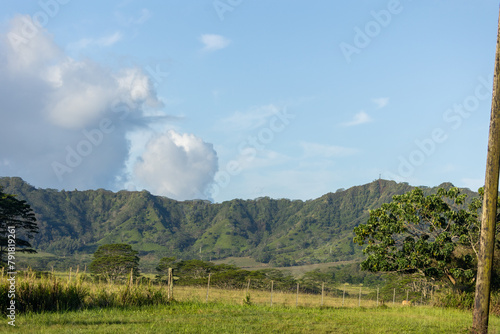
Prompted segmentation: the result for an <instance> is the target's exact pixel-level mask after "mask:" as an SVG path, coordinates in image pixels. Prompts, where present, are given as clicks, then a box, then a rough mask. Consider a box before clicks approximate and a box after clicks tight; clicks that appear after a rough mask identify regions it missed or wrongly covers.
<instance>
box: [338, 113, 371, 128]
mask: <svg viewBox="0 0 500 334" xmlns="http://www.w3.org/2000/svg"><path fill="white" fill-rule="evenodd" d="M372 121H373V120H372V118H371V117H370V115H368V114H367V113H366V112H364V111H360V112H359V113H357V114H356V115H354V118H353V120H352V121H349V122H344V123H341V125H342V126H355V125H360V124H364V123H369V122H372Z"/></svg>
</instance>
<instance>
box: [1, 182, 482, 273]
mask: <svg viewBox="0 0 500 334" xmlns="http://www.w3.org/2000/svg"><path fill="white" fill-rule="evenodd" d="M443 186H446V187H450V186H451V185H450V184H444V185H443ZM0 187H3V188H4V191H5V192H6V193H11V194H16V195H17V196H18V198H19V199H24V200H26V201H27V202H28V203H29V204H30V205H31V207H32V208H33V210H34V211H35V213H36V216H37V219H38V224H39V227H40V233H38V235H37V236H36V239H35V240H34V242H33V245H34V247H35V248H36V249H38V250H40V251H43V252H47V253H52V254H54V255H56V256H57V257H58V258H60V257H64V258H71V257H72V256H74V255H75V254H80V255H81V254H92V253H93V252H94V251H95V250H96V249H97V247H98V246H100V245H103V244H107V243H127V244H130V245H132V247H133V248H134V249H136V250H138V251H139V255H140V256H143V257H146V258H149V259H150V260H151V261H153V260H156V259H159V258H160V257H162V256H175V257H177V258H179V259H189V258H201V259H203V260H210V259H212V260H214V259H221V258H225V257H228V256H250V257H252V258H254V259H255V260H257V261H260V262H266V263H267V262H270V263H271V264H273V265H276V266H293V265H301V264H309V263H318V262H331V261H340V260H351V259H355V258H359V257H360V256H362V253H361V249H360V248H359V246H356V245H354V244H353V242H352V238H353V228H354V227H355V226H357V225H359V223H361V222H364V221H366V219H367V218H368V210H369V209H374V208H377V207H379V206H380V205H381V204H382V203H384V202H388V201H390V200H391V198H392V196H393V195H395V194H402V193H405V192H407V191H409V190H411V189H412V187H411V186H409V185H408V184H406V183H396V182H394V181H386V180H376V181H373V182H372V183H369V184H366V185H363V186H356V187H352V188H349V189H347V190H338V191H336V192H335V193H329V194H326V195H324V196H322V197H320V198H318V199H315V200H309V201H305V202H304V201H300V200H294V201H293V200H288V199H270V198H268V197H263V198H258V199H255V200H239V199H235V200H232V201H227V202H223V203H210V202H208V201H201V200H195V201H184V202H179V201H175V200H172V199H169V198H165V197H159V196H153V195H152V194H150V193H149V192H147V191H141V192H130V191H119V192H117V193H114V192H111V191H107V190H102V189H99V190H88V191H76V190H75V191H65V190H62V191H58V190H54V189H37V188H35V187H33V186H31V185H29V184H27V183H26V182H24V181H23V180H22V179H20V178H15V177H14V178H7V177H5V178H0ZM426 191H427V192H432V191H433V189H430V188H428V189H427V190H426ZM466 192H468V193H469V194H471V193H472V192H470V191H466Z"/></svg>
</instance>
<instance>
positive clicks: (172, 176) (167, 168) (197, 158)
mask: <svg viewBox="0 0 500 334" xmlns="http://www.w3.org/2000/svg"><path fill="white" fill-rule="evenodd" d="M217 169H218V158H217V153H216V152H215V150H214V149H213V146H212V144H208V143H205V142H203V141H202V140H201V139H200V138H198V137H196V136H194V135H192V134H179V133H177V132H175V131H173V130H171V131H169V132H168V133H165V134H163V135H160V136H157V137H154V138H153V139H151V140H150V141H149V143H148V144H147V146H146V150H145V152H144V153H143V154H142V156H141V157H140V159H139V160H138V161H137V163H136V165H135V167H134V174H135V180H136V183H137V184H140V185H144V186H146V188H147V189H149V190H150V191H151V192H153V193H155V194H158V195H163V196H167V197H170V198H174V199H178V200H185V199H192V198H204V192H205V189H206V188H207V187H208V186H209V185H210V184H211V183H212V182H213V179H214V175H215V173H216V172H217Z"/></svg>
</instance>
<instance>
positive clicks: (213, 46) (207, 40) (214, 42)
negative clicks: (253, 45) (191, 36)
mask: <svg viewBox="0 0 500 334" xmlns="http://www.w3.org/2000/svg"><path fill="white" fill-rule="evenodd" d="M200 41H201V42H202V43H203V49H202V51H204V52H212V51H217V50H221V49H224V48H226V47H227V46H228V45H229V44H230V43H231V41H230V40H229V39H227V38H226V37H224V36H221V35H215V34H204V35H201V37H200Z"/></svg>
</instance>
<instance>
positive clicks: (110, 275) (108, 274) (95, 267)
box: [89, 244, 139, 281]
mask: <svg viewBox="0 0 500 334" xmlns="http://www.w3.org/2000/svg"><path fill="white" fill-rule="evenodd" d="M137 254H138V252H137V251H135V250H133V249H132V246H130V245H125V244H109V245H102V246H100V247H99V248H98V249H97V251H96V252H95V253H94V260H93V261H92V263H91V264H90V267H89V269H90V272H91V273H92V274H94V275H96V276H98V277H104V278H106V279H109V280H111V281H114V280H116V279H118V278H124V277H126V276H127V275H130V274H131V275H132V276H133V277H137V276H139V257H138V256H137Z"/></svg>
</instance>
